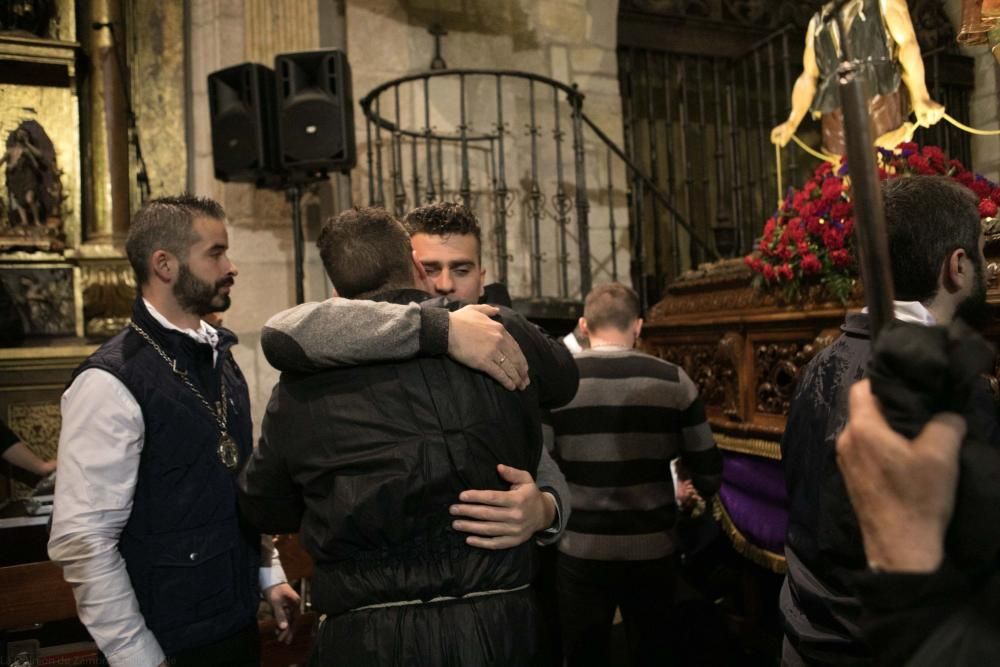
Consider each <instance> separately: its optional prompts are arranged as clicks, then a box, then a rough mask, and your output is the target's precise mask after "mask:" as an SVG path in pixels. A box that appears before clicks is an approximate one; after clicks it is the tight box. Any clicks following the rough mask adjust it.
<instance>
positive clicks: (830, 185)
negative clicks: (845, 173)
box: [822, 178, 844, 202]
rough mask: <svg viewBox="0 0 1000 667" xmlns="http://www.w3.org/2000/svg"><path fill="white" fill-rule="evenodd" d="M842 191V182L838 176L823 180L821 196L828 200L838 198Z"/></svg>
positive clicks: (831, 200)
mask: <svg viewBox="0 0 1000 667" xmlns="http://www.w3.org/2000/svg"><path fill="white" fill-rule="evenodd" d="M843 192H844V182H843V181H842V180H840V179H839V178H828V179H826V180H825V181H823V191H822V197H823V199H825V200H828V201H830V202H833V201H836V200H838V199H840V195H841V194H843Z"/></svg>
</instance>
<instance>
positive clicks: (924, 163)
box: [906, 153, 935, 175]
mask: <svg viewBox="0 0 1000 667" xmlns="http://www.w3.org/2000/svg"><path fill="white" fill-rule="evenodd" d="M906 161H907V163H909V165H910V166H911V167H913V168H914V169H915V170H916V172H917V173H918V174H924V175H929V174H933V173H935V172H934V170H933V169H931V163H930V161H929V160H928V159H927V158H925V157H924V156H923V155H918V154H917V153H913V154H912V155H910V157H908V158H906Z"/></svg>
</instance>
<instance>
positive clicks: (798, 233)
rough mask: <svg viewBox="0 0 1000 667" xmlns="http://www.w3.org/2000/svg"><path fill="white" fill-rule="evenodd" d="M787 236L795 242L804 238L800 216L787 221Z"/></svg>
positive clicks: (804, 233)
mask: <svg viewBox="0 0 1000 667" xmlns="http://www.w3.org/2000/svg"><path fill="white" fill-rule="evenodd" d="M788 238H790V239H791V240H792V241H794V242H795V243H802V242H803V241H805V240H806V230H805V229H804V228H803V227H802V218H792V219H791V220H789V221H788Z"/></svg>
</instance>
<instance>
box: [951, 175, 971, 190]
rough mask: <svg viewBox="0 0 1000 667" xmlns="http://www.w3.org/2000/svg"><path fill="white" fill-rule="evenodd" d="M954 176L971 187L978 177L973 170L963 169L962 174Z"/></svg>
mask: <svg viewBox="0 0 1000 667" xmlns="http://www.w3.org/2000/svg"><path fill="white" fill-rule="evenodd" d="M953 178H954V179H955V180H956V181H958V182H959V183H961V184H962V185H964V186H965V187H967V188H971V187H972V184H973V183H975V182H976V177H975V176H974V175H973V174H972V172H971V171H963V172H962V173H960V174H956V175H955V176H954V177H953Z"/></svg>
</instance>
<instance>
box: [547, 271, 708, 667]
mask: <svg viewBox="0 0 1000 667" xmlns="http://www.w3.org/2000/svg"><path fill="white" fill-rule="evenodd" d="M580 326H581V328H582V329H583V331H584V332H585V333H586V334H587V335H588V337H589V339H590V349H589V350H584V351H583V352H581V353H579V354H578V355H577V356H576V362H577V366H578V368H579V370H580V388H579V391H578V392H577V394H576V397H575V398H574V399H573V400H572V401H571V402H570V403H569V404H568V405H566V406H565V407H563V408H561V409H559V410H556V411H554V412H553V414H552V420H553V427H554V429H555V458H556V461H557V462H558V463H559V465H560V467H561V468H562V471H563V473H564V474H565V475H566V480H567V482H569V487H570V495H571V498H572V500H571V507H572V510H573V512H572V515H571V516H570V520H569V524H568V525H567V528H566V532H565V534H564V535H563V538H562V541H561V542H560V544H559V567H558V588H559V606H560V617H561V625H562V636H563V645H564V648H565V654H566V658H567V660H568V664H569V665H570V666H575V665H608V664H611V663H610V657H609V640H610V632H611V624H612V620H613V618H614V613H615V608H616V607H617V608H619V609H620V610H621V613H622V617H623V618H624V621H625V627H626V631H627V633H628V636H629V645H630V653H632V663H633V664H635V665H657V666H660V665H665V664H669V661H670V656H669V649H670V643H669V632H668V630H669V623H670V619H669V614H670V609H671V607H672V605H673V594H674V567H673V554H674V542H673V537H672V532H671V529H672V528H673V525H674V521H675V517H676V511H677V504H676V500H675V496H674V485H673V480H672V479H671V474H670V461H671V460H672V459H674V458H676V457H678V456H679V457H680V458H681V461H682V462H683V463H684V465H685V467H686V468H687V469H688V470H689V471H690V473H691V478H692V481H693V483H694V486H695V488H696V489H697V490H698V492H699V493H700V494H701V495H702V496H703V497H708V496H709V495H711V494H713V493H715V491H716V490H717V489H718V487H719V482H720V480H721V474H722V458H721V456H720V455H719V452H718V450H717V449H716V447H715V442H714V440H713V438H712V433H711V431H710V430H709V427H708V423H707V422H706V419H705V409H704V406H703V405H702V403H701V400H700V399H699V398H698V389H697V387H695V385H694V383H693V382H692V381H691V379H690V378H689V377H688V376H687V374H685V373H684V371H683V369H681V368H680V367H678V366H675V365H674V364H671V363H668V362H666V361H663V360H661V359H657V358H656V357H652V356H650V355H647V354H643V353H641V352H637V351H635V350H633V349H632V348H633V347H634V346H635V341H636V338H637V337H638V336H639V331H640V330H641V329H642V319H641V318H640V317H639V299H638V296H637V295H636V293H635V291H633V290H632V289H630V288H628V287H625V286H624V285H619V284H609V285H601V286H598V287H595V288H594V289H593V290H592V291H591V292H590V294H588V295H587V299H586V302H585V304H584V311H583V318H581V320H580Z"/></svg>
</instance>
